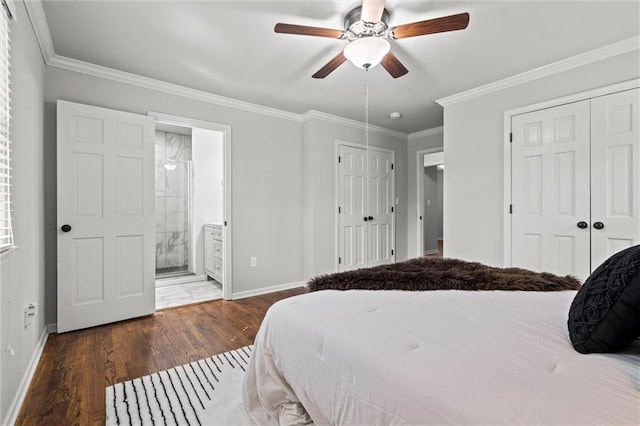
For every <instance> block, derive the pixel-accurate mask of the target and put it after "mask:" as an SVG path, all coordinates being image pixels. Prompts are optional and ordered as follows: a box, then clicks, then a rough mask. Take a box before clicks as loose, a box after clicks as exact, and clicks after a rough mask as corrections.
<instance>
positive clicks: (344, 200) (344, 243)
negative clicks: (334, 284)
mask: <svg viewBox="0 0 640 426" xmlns="http://www.w3.org/2000/svg"><path fill="white" fill-rule="evenodd" d="M394 173H395V171H394V168H393V153H392V152H390V151H384V150H380V149H376V148H369V149H368V150H367V149H363V148H357V147H354V146H351V145H339V146H338V234H339V235H338V270H339V271H348V270H351V269H357V268H364V267H369V266H376V265H382V264H386V263H392V262H393V261H394V260H395V247H394V245H395V220H394V218H395V207H394V200H395V192H394V187H395V185H394Z"/></svg>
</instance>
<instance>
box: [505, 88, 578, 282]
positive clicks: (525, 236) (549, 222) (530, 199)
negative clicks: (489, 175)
mask: <svg viewBox="0 0 640 426" xmlns="http://www.w3.org/2000/svg"><path fill="white" fill-rule="evenodd" d="M589 116H590V114H589V101H588V100H587V101H582V102H577V103H573V104H568V105H562V106H558V107H555V108H549V109H544V110H540V111H534V112H531V113H527V114H522V115H519V116H515V117H513V119H512V132H513V146H512V203H513V216H512V264H513V266H520V267H523V268H528V269H532V270H536V271H548V272H553V273H556V274H560V275H565V274H571V275H575V276H577V277H580V278H585V277H587V276H588V275H589V270H590V264H589V258H590V253H589V246H590V236H589V224H590V205H589V204H590V200H589V185H590V183H589V140H590V136H589V132H590V128H589Z"/></svg>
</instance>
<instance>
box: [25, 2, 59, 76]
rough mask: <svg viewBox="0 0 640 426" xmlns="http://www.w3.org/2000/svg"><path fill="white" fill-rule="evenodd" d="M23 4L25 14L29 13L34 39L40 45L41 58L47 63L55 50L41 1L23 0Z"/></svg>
mask: <svg viewBox="0 0 640 426" xmlns="http://www.w3.org/2000/svg"><path fill="white" fill-rule="evenodd" d="M23 4H24V7H25V9H26V10H27V15H29V20H30V21H31V26H32V27H33V32H34V34H35V35H36V40H38V44H39V45H40V51H41V52H42V58H43V59H44V62H45V64H47V65H48V64H49V61H50V60H51V58H53V57H54V55H55V50H54V49H53V40H51V33H50V32H49V25H48V24H47V17H46V16H45V14H44V9H43V7H42V3H41V2H40V1H27V0H23Z"/></svg>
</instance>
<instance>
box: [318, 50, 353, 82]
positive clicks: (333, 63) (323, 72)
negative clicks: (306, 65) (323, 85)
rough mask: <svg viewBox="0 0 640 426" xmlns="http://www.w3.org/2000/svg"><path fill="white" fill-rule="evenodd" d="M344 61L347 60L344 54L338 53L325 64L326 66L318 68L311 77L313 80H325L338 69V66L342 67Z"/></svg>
mask: <svg viewBox="0 0 640 426" xmlns="http://www.w3.org/2000/svg"><path fill="white" fill-rule="evenodd" d="M346 60H347V58H345V56H344V54H343V53H342V52H340V53H338V54H337V55H336V56H335V57H334V58H333V59H332V60H330V61H329V62H327V64H326V65H325V66H324V67H322V68H320V69H319V70H318V71H317V72H316V73H315V74H314V75H312V76H311V77H313V78H325V77H326V76H328V75H329V74H331V73H332V72H333V71H334V70H335V69H336V68H338V67H339V66H340V65H342V64H343V63H344V61H346Z"/></svg>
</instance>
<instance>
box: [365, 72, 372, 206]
mask: <svg viewBox="0 0 640 426" xmlns="http://www.w3.org/2000/svg"><path fill="white" fill-rule="evenodd" d="M364 140H365V146H366V161H367V162H366V165H365V173H366V181H365V185H364V187H365V188H366V194H365V209H366V211H365V213H368V212H370V209H371V206H370V205H369V202H370V200H369V192H370V191H369V67H366V68H365V69H364Z"/></svg>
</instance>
